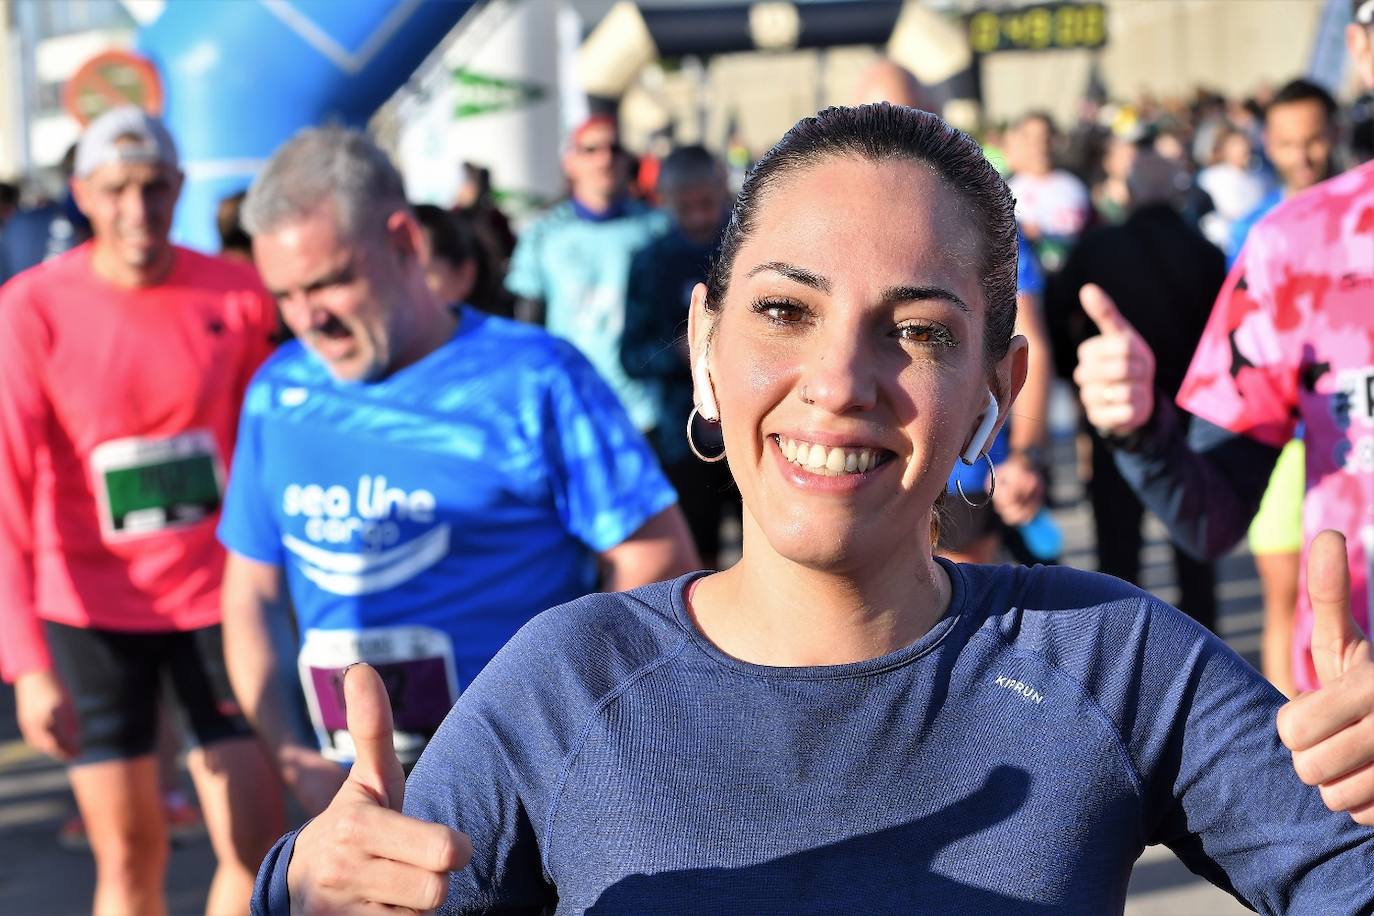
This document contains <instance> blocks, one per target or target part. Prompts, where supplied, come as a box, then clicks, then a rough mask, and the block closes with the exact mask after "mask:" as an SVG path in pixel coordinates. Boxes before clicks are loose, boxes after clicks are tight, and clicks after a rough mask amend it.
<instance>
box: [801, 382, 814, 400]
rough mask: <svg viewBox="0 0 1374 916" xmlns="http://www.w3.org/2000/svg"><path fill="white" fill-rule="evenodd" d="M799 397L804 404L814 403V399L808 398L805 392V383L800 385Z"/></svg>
mask: <svg viewBox="0 0 1374 916" xmlns="http://www.w3.org/2000/svg"><path fill="white" fill-rule="evenodd" d="M801 399H802V401H803V403H806V404H814V403H816V402H815V401H813V400H811V398H810V396H809V395H807V393H806V386H805V385H802V388H801Z"/></svg>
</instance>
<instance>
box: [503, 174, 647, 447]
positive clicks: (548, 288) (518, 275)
mask: <svg viewBox="0 0 1374 916" xmlns="http://www.w3.org/2000/svg"><path fill="white" fill-rule="evenodd" d="M668 228H669V220H668V216H667V215H666V214H664V213H662V212H660V211H658V210H652V209H650V208H649V207H646V206H645V205H644V204H642V203H640V202H638V201H633V200H631V201H626V202H625V203H624V204H623V207H622V209H621V211H620V212H619V214H618V215H615V216H613V217H610V218H606V219H588V218H584V217H583V216H580V215H579V214H578V212H577V209H576V208H575V207H574V205H573V203H572V202H571V201H563V202H562V203H560V204H558V205H556V206H554V207H553V209H551V210H550V211H549V212H548V213H547V214H545V215H544V216H543V217H542V218H541V219H540V220H539V221H538V222H536V223H535V224H534V225H532V226H530V227H529V228H528V229H527V230H525V231H524V232H523V233H522V234H521V236H520V241H519V243H517V244H516V246H515V252H514V253H513V254H512V255H511V262H510V271H509V272H508V273H507V274H506V289H508V290H510V292H511V293H512V294H514V295H516V296H518V297H520V298H522V299H542V300H543V301H544V304H545V320H544V324H545V327H547V328H548V330H549V332H550V333H551V334H554V335H556V336H558V337H562V338H564V339H565V340H569V341H572V343H573V345H574V346H576V347H577V348H578V349H579V350H581V351H582V353H583V354H584V355H585V356H586V357H587V359H589V360H591V363H592V365H593V366H595V367H596V371H597V372H600V373H601V377H602V378H604V379H605V380H606V382H607V383H608V384H609V385H610V386H611V389H612V390H613V391H615V393H616V394H617V395H619V396H620V400H621V403H623V404H624V405H625V409H626V410H627V411H628V412H629V414H630V419H631V420H633V421H634V423H635V425H636V426H637V427H639V428H640V429H642V430H649V429H652V428H654V427H655V426H657V425H658V423H659V422H660V418H659V416H658V398H657V396H656V393H655V391H654V388H653V383H652V382H650V381H646V380H643V379H633V378H630V376H629V375H628V374H626V372H625V368H624V367H623V366H622V365H621V361H620V338H621V334H622V332H623V331H624V328H625V290H626V284H627V281H628V279H629V275H630V261H631V259H632V258H633V257H634V254H635V252H637V251H639V250H640V249H641V248H643V247H644V246H645V245H647V244H649V242H651V241H652V240H653V239H655V238H657V237H658V236H660V235H662V234H663V233H665V232H667V231H668Z"/></svg>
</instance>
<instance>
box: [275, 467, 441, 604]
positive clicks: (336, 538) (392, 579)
mask: <svg viewBox="0 0 1374 916" xmlns="http://www.w3.org/2000/svg"><path fill="white" fill-rule="evenodd" d="M435 506H436V502H435V499H434V494H433V493H432V492H430V491H429V490H423V489H416V490H409V491H407V490H403V489H401V488H400V487H395V486H388V484H387V479H386V477H384V476H382V475H381V474H378V475H376V476H375V477H374V476H373V475H371V474H363V475H361V476H360V477H359V478H358V483H357V486H356V487H355V488H354V489H351V490H350V489H349V488H348V487H345V486H342V485H341V484H333V485H331V486H322V485H320V484H316V483H309V484H298V483H292V484H287V486H286V488H285V489H284V490H282V507H281V508H282V514H283V515H284V516H285V517H286V518H287V519H304V520H305V524H304V526H303V527H302V529H301V530H302V532H303V534H304V538H301V537H297V536H296V535H294V534H283V535H282V545H283V546H285V547H286V549H287V550H289V551H291V553H292V554H293V555H294V556H295V558H296V560H297V562H298V563H299V565H300V570H301V574H302V575H304V576H305V577H306V578H307V579H309V580H310V581H311V582H313V583H315V585H317V586H319V587H320V588H321V589H323V590H324V591H327V592H330V593H332V594H335V595H366V594H371V593H373V592H379V591H384V590H386V589H388V588H394V587H395V586H397V585H400V584H401V583H402V582H406V581H408V580H410V579H412V578H414V577H415V576H417V575H419V574H420V573H422V572H424V571H425V570H427V569H429V568H430V567H431V566H433V565H434V564H435V563H438V562H439V561H440V560H441V559H443V558H444V556H445V555H447V554H448V549H449V539H450V534H451V532H450V528H449V525H448V523H446V522H445V523H441V524H435V515H434V510H435ZM416 526H429V527H428V530H424V531H422V532H421V533H419V534H415V535H412V536H410V537H408V538H407V539H405V540H403V539H402V538H403V536H404V535H405V534H406V532H407V531H413V530H414V529H415V527H416Z"/></svg>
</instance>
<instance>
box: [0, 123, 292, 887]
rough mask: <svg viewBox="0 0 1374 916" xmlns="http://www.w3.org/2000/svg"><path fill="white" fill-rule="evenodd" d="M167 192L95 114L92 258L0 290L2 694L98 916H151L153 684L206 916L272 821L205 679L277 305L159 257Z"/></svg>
mask: <svg viewBox="0 0 1374 916" xmlns="http://www.w3.org/2000/svg"><path fill="white" fill-rule="evenodd" d="M180 188H181V173H180V171H179V170H178V168H177V155H176V148H175V145H174V144H173V142H172V138H171V137H170V136H169V135H168V133H167V131H166V129H165V128H164V127H163V126H162V124H161V123H160V122H159V121H157V120H156V119H154V118H151V117H149V116H148V115H146V114H144V113H143V112H142V111H140V110H138V109H136V108H132V107H129V108H120V109H115V110H113V111H110V112H108V113H106V114H105V115H103V116H101V117H100V118H98V119H96V120H95V121H94V122H92V123H91V124H90V126H89V127H88V128H87V129H86V131H85V133H84V134H83V136H82V138H81V142H80V144H79V146H78V149H77V156H76V170H75V176H74V178H73V181H72V190H73V193H74V195H75V198H76V201H77V203H78V205H79V206H80V207H81V209H82V211H83V212H84V213H85V214H86V215H87V216H88V217H89V218H90V221H91V225H92V228H93V230H94V237H93V240H92V241H91V242H89V243H87V244H85V245H82V246H80V247H79V248H76V249H74V250H72V251H70V252H68V253H67V254H65V255H62V256H60V257H58V258H56V259H54V260H51V261H48V262H46V263H44V264H42V265H39V266H38V267H35V268H33V269H31V270H28V271H25V272H24V273H22V274H20V275H19V276H17V277H15V278H14V279H13V280H11V281H10V282H9V283H7V284H6V285H5V286H4V287H3V289H0V594H3V595H5V597H6V601H5V604H4V605H3V607H0V674H3V676H4V678H5V680H7V681H11V682H13V683H14V685H15V698H16V706H17V712H18V718H19V726H20V729H21V731H22V733H23V735H24V738H25V740H26V741H27V742H28V743H29V744H30V745H32V746H33V747H34V748H36V749H37V750H39V751H42V752H44V753H46V754H50V755H51V756H53V757H56V758H58V759H60V760H64V761H67V762H68V763H69V764H70V777H71V783H72V788H73V791H74V792H75V794H76V799H77V804H78V807H79V808H80V811H81V815H82V817H83V819H84V820H85V822H86V826H87V831H88V833H89V837H90V842H91V848H92V851H93V852H94V855H95V859H96V873H97V874H96V888H95V900H94V904H93V910H94V911H95V912H97V913H140V914H156V913H161V912H164V911H165V909H166V902H165V899H164V891H163V877H164V872H165V870H166V862H167V839H166V825H165V823H164V819H163V814H162V809H161V805H160V801H159V793H158V766H157V759H156V756H155V753H154V749H155V740H156V723H157V719H158V716H157V704H158V702H159V697H160V696H161V695H162V692H161V690H160V687H161V684H162V682H163V680H164V679H165V680H166V681H168V682H169V683H170V684H171V686H172V688H173V690H174V692H175V694H176V696H177V698H178V700H179V702H180V705H181V707H182V710H183V712H184V714H185V718H186V720H187V721H188V722H189V725H190V730H191V732H192V733H193V737H194V739H195V742H196V744H197V745H198V746H197V747H196V748H195V749H194V750H193V751H192V752H191V753H190V754H189V755H188V767H189V769H190V772H191V776H192V778H193V780H194V782H195V785H196V790H197V793H198V795H199V796H200V802H201V806H202V808H203V810H204V813H205V820H206V826H207V828H208V830H209V833H210V838H211V842H212V844H213V846H214V849H215V852H216V855H217V856H218V859H219V867H218V870H217V871H216V873H215V878H214V881H213V883H212V884H211V887H210V892H209V900H208V901H207V905H206V908H207V910H208V911H209V912H213V913H229V912H242V911H243V910H245V909H246V908H247V902H248V896H249V893H250V891H251V888H252V880H253V875H254V872H255V871H256V867H257V863H258V861H259V860H260V858H261V856H262V854H263V853H264V852H265V851H266V850H267V849H268V848H269V847H270V846H271V842H272V839H273V838H274V837H275V836H276V835H277V834H278V833H279V832H280V830H281V827H282V823H283V819H284V818H283V811H282V805H281V796H280V790H279V789H278V788H277V785H276V780H275V773H274V771H273V769H272V766H271V763H270V762H269V761H268V759H267V757H266V755H265V754H264V753H263V751H262V749H261V747H260V746H259V745H258V743H257V741H256V740H255V739H254V737H253V733H252V730H251V729H250V728H249V726H248V724H247V722H246V721H245V720H244V718H243V716H242V715H241V714H240V713H239V711H238V708H237V706H236V705H235V703H234V700H233V693H232V691H231V690H230V687H229V683H228V678H227V675H226V673H225V666H224V659H223V648H222V645H221V642H220V634H219V621H220V609H219V586H220V578H221V575H222V571H223V566H224V552H223V550H222V549H221V548H220V547H219V545H218V543H217V542H216V539H215V522H216V519H217V518H218V514H219V504H220V497H221V492H222V487H223V482H224V480H225V475H226V473H227V465H228V462H229V458H230V456H231V454H232V452H233V446H234V435H235V429H236V424H237V420H238V409H239V404H240V401H241V400H242V397H243V392H244V389H245V387H246V386H247V384H248V380H249V377H250V376H251V374H252V372H253V371H254V370H255V369H256V367H257V366H258V364H259V363H260V362H261V361H262V360H263V359H264V358H265V357H266V356H267V354H268V352H269V351H270V348H271V336H272V332H273V331H274V329H275V325H276V317H275V309H274V306H273V303H272V301H271V299H270V298H269V297H268V295H267V294H266V292H265V291H264V290H263V288H262V286H261V284H260V282H259V281H258V279H257V276H256V274H255V273H254V272H253V270H252V268H251V267H250V266H245V265H235V264H231V263H230V262H227V261H223V260H220V259H218V258H211V257H206V256H204V255H200V254H197V253H195V252H193V251H189V250H187V249H183V248H179V247H176V246H173V245H172V244H171V243H170V241H169V232H170V229H171V220H172V212H173V209H174V207H175V204H176V199H177V194H178V192H179V191H180Z"/></svg>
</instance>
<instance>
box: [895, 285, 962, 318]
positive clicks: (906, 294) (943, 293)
mask: <svg viewBox="0 0 1374 916" xmlns="http://www.w3.org/2000/svg"><path fill="white" fill-rule="evenodd" d="M923 299H941V300H943V301H945V302H948V303H949V304H950V305H952V306H954V307H955V308H957V309H959V310H960V311H962V312H972V311H973V310H972V309H970V308H969V307H968V303H967V302H965V301H964V300H963V299H960V298H959V297H958V296H956V295H955V294H954V293H952V292H950V291H949V290H947V289H944V288H942V287H939V286H889V287H888V288H887V289H885V290H883V295H882V301H883V302H885V303H887V304H889V305H890V304H893V303H897V302H918V301H920V300H923Z"/></svg>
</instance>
